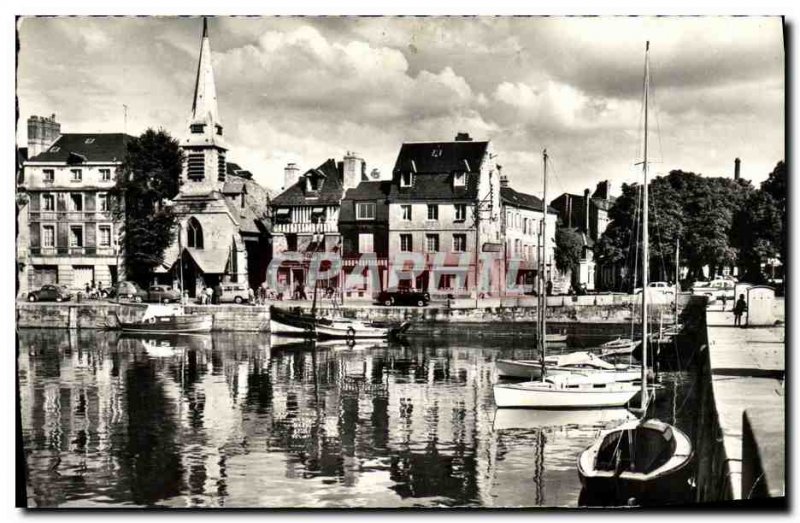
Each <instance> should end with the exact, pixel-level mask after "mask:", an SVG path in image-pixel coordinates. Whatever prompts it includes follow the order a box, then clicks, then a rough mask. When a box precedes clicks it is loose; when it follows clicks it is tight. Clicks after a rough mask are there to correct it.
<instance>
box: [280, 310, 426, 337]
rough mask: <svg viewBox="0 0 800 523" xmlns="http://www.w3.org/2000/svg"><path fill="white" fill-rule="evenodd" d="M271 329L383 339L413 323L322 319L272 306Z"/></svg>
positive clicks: (288, 333)
mask: <svg viewBox="0 0 800 523" xmlns="http://www.w3.org/2000/svg"><path fill="white" fill-rule="evenodd" d="M269 325H270V332H271V333H272V334H280V335H284V336H300V337H308V338H321V339H325V338H328V339H330V338H336V339H381V338H389V337H392V336H399V335H401V334H403V333H404V332H405V331H406V330H408V328H409V327H410V325H411V324H410V322H402V323H398V324H392V323H386V322H377V321H362V320H357V319H352V318H344V317H336V318H333V319H330V318H319V317H317V316H316V314H305V313H303V312H299V311H287V310H284V309H280V308H278V307H275V306H273V307H270V321H269Z"/></svg>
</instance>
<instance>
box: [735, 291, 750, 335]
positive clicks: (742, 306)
mask: <svg viewBox="0 0 800 523" xmlns="http://www.w3.org/2000/svg"><path fill="white" fill-rule="evenodd" d="M746 311H747V303H746V302H745V301H744V294H740V295H739V299H738V300H737V301H736V305H734V306H733V324H734V326H736V325H738V326H739V327H741V326H742V314H744V313H745V312H746Z"/></svg>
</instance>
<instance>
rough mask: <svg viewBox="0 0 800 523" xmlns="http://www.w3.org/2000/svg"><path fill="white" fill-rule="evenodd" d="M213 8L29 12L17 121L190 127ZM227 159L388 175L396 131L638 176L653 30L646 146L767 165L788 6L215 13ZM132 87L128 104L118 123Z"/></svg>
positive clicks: (603, 173)
mask: <svg viewBox="0 0 800 523" xmlns="http://www.w3.org/2000/svg"><path fill="white" fill-rule="evenodd" d="M201 32H202V20H201V19H200V18H197V17H182V18H173V17H132V18H125V17H116V18H104V17H93V18H81V17H70V18H67V17H61V18H23V19H21V21H20V23H19V25H18V36H19V41H20V49H19V54H18V64H17V97H18V102H19V111H20V120H19V122H22V125H18V131H17V141H18V144H19V145H21V146H24V145H25V143H26V139H27V130H26V126H25V124H24V122H25V121H26V120H27V118H28V117H29V116H30V115H49V114H52V113H55V114H56V117H57V119H58V121H59V122H60V123H61V125H62V132H123V131H127V132H128V133H130V134H139V133H141V132H143V131H144V130H145V129H147V128H148V127H152V128H163V129H165V130H167V131H168V132H169V133H170V134H172V135H173V136H175V137H182V136H183V135H184V134H186V132H187V121H188V117H189V114H190V111H191V104H192V92H193V87H194V80H195V74H196V70H197V60H198V57H199V50H200V36H201ZM209 34H210V37H211V48H212V54H213V65H214V72H215V77H216V87H217V96H218V100H219V113H220V118H221V120H222V124H223V126H224V127H225V134H226V137H227V143H228V145H229V148H230V151H229V153H228V160H229V161H234V162H236V163H238V164H240V165H241V166H242V167H243V168H245V169H248V170H250V171H252V172H253V173H254V175H255V178H256V180H258V181H259V182H261V183H262V184H263V185H264V186H266V187H268V188H270V189H272V190H274V191H275V192H279V191H280V189H281V187H282V185H283V167H284V166H285V165H286V163H288V162H295V163H297V164H298V166H299V167H300V169H301V172H304V171H305V170H307V169H310V168H312V167H315V166H317V165H319V164H321V163H323V162H324V161H325V160H326V159H328V158H336V159H341V158H342V156H344V155H345V154H346V153H347V152H348V151H355V152H357V153H358V154H359V155H360V156H361V157H363V158H364V159H365V161H366V163H367V169H368V171H371V170H372V169H375V168H377V169H379V171H380V172H381V173H382V175H383V176H384V177H385V176H389V175H390V173H391V170H392V168H393V166H394V161H395V159H396V157H397V153H398V151H399V149H400V145H401V144H402V143H403V142H404V141H439V140H452V139H453V138H454V137H455V135H456V134H457V133H458V132H467V133H469V134H470V136H472V137H473V138H474V139H476V140H491V141H492V143H493V147H494V151H495V153H496V154H497V157H496V158H495V159H494V160H495V162H496V163H498V164H500V165H502V167H503V173H504V174H506V175H507V176H508V177H509V179H510V182H511V185H512V186H513V187H514V188H516V189H517V190H521V191H525V192H530V193H532V194H538V195H541V192H542V160H541V158H542V150H543V149H545V148H546V149H547V151H548V156H549V158H550V160H551V163H550V164H549V170H548V172H549V176H548V185H549V188H548V196H549V198H548V199H552V198H553V197H555V196H556V195H558V194H560V193H562V192H565V191H569V192H574V193H582V192H583V190H584V189H585V188H592V189H593V188H594V187H595V185H596V184H597V182H598V181H601V180H611V182H612V187H613V190H614V192H616V193H618V192H619V187H620V186H621V184H622V183H623V182H631V181H636V180H637V178H638V176H640V174H639V173H640V169H641V168H640V167H636V166H635V164H636V162H638V161H641V156H642V153H641V149H642V142H643V140H642V138H643V130H642V128H643V123H642V116H643V110H642V99H643V97H642V93H643V77H644V63H645V41H646V40H650V71H651V84H650V85H651V90H650V94H651V95H650V97H649V100H650V108H651V111H650V112H649V127H648V128H649V133H648V136H649V144H650V146H649V155H648V157H649V159H650V160H652V161H653V162H654V163H653V165H652V167H651V172H652V173H653V174H654V175H658V174H666V173H667V172H669V171H670V170H672V169H683V170H685V171H693V172H696V173H701V174H703V175H704V176H731V177H732V176H733V165H734V158H736V157H739V158H741V160H742V176H743V177H744V178H747V179H750V180H752V181H753V182H754V183H759V182H761V181H762V180H764V179H766V177H767V176H768V174H769V173H770V171H771V170H772V169H773V167H774V166H775V164H776V163H777V162H778V161H780V160H783V159H784V154H785V153H784V136H785V117H784V98H785V94H784V90H785V89H784V88H785V80H784V51H783V49H784V42H783V27H782V21H781V19H780V18H777V17H772V18H757V17H752V18H751V17H568V18H562V17H447V18H436V17H370V18H366V17H365V18H356V17H345V18H335V17H316V18H314V17H263V18H262V17H232V18H226V17H214V18H210V19H209ZM123 105H126V106H127V124H126V123H125V118H124V113H123Z"/></svg>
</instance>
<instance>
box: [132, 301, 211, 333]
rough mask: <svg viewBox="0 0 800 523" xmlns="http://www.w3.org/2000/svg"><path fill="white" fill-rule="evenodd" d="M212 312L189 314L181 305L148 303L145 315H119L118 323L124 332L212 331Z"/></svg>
mask: <svg viewBox="0 0 800 523" xmlns="http://www.w3.org/2000/svg"><path fill="white" fill-rule="evenodd" d="M213 319H214V318H213V316H212V315H211V314H201V313H191V314H187V313H186V312H185V310H184V309H183V306H181V305H148V306H147V309H146V310H145V313H144V316H143V317H142V318H141V319H140V320H136V321H123V320H121V319H120V318H119V316H117V323H118V326H119V328H120V329H121V330H122V331H123V332H141V333H161V334H181V333H194V332H211V326H212V324H213Z"/></svg>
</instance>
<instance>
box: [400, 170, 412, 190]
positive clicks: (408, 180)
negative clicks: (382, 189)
mask: <svg viewBox="0 0 800 523" xmlns="http://www.w3.org/2000/svg"><path fill="white" fill-rule="evenodd" d="M413 183H414V174H413V173H411V172H408V171H407V172H404V173H401V174H400V187H411V185H412V184H413Z"/></svg>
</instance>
